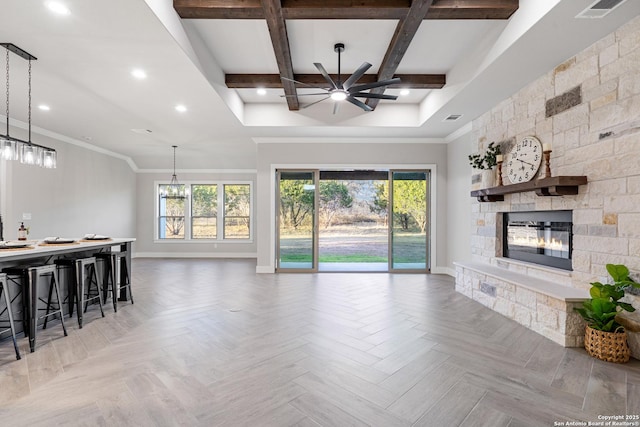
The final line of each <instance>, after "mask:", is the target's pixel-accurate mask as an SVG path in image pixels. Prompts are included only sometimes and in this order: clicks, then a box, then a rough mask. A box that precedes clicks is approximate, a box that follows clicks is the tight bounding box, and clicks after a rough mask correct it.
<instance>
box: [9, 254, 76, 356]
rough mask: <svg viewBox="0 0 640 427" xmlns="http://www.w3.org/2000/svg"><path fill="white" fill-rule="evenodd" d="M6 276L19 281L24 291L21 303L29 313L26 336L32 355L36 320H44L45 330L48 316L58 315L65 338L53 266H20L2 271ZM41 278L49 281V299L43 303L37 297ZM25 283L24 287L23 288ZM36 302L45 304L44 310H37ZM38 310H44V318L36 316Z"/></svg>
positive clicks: (65, 331) (34, 346)
mask: <svg viewBox="0 0 640 427" xmlns="http://www.w3.org/2000/svg"><path fill="white" fill-rule="evenodd" d="M3 272H4V273H6V274H7V278H8V279H10V280H11V277H12V276H13V277H14V278H18V279H19V280H20V281H21V285H22V289H23V290H24V289H26V296H27V298H26V299H25V298H24V297H25V293H24V292H23V299H22V300H23V301H28V302H27V303H25V304H24V305H25V307H26V308H27V310H28V312H29V320H28V322H27V323H28V335H29V348H30V350H31V352H32V353H33V352H34V351H35V349H36V329H37V328H38V320H40V319H45V322H44V325H43V329H46V328H47V320H48V319H49V317H50V316H55V315H56V314H59V315H60V324H61V325H62V331H63V332H64V336H67V328H66V326H65V325H64V313H63V312H62V300H61V299H60V287H59V286H58V271H57V269H56V266H55V265H53V264H48V265H38V266H20V267H9V268H5V269H4V270H3ZM41 278H45V279H46V278H48V279H49V298H48V300H47V301H46V302H45V300H44V299H43V298H39V297H38V282H39V281H40V279H41ZM14 280H15V279H14ZM25 283H26V286H25ZM54 290H55V291H56V299H57V303H56V305H57V308H56V309H53V310H52V305H53V304H52V302H51V297H52V294H53V291H54ZM38 301H42V302H45V303H46V304H47V307H46V308H42V309H39V308H38ZM39 310H42V311H44V310H46V311H47V313H46V314H45V315H44V316H38V311H39Z"/></svg>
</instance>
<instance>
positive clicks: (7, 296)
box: [0, 279, 21, 360]
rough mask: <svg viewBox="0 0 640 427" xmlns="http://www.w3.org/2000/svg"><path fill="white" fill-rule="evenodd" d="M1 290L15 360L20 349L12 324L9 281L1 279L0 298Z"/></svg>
mask: <svg viewBox="0 0 640 427" xmlns="http://www.w3.org/2000/svg"><path fill="white" fill-rule="evenodd" d="M2 291H4V299H5V300H6V301H7V316H9V327H10V328H11V338H12V339H13V348H14V349H15V351H16V360H20V359H21V357H20V349H18V342H17V341H16V328H15V326H14V325H13V310H12V309H11V293H10V291H9V283H8V282H7V281H6V280H4V279H3V281H0V299H2Z"/></svg>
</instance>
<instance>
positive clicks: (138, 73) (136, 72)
mask: <svg viewBox="0 0 640 427" xmlns="http://www.w3.org/2000/svg"><path fill="white" fill-rule="evenodd" d="M131 75H132V76H133V77H135V78H136V79H138V80H143V79H146V78H147V73H146V72H145V71H144V70H142V69H140V68H134V69H133V70H131Z"/></svg>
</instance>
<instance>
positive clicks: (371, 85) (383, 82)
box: [348, 77, 400, 93]
mask: <svg viewBox="0 0 640 427" xmlns="http://www.w3.org/2000/svg"><path fill="white" fill-rule="evenodd" d="M397 83H400V77H394V78H392V79H389V80H381V81H379V82H373V83H366V84H363V85H356V86H351V87H350V88H349V89H348V90H349V92H350V93H355V92H361V91H363V90H367V89H374V88H376V87H382V86H389V85H394V84H397Z"/></svg>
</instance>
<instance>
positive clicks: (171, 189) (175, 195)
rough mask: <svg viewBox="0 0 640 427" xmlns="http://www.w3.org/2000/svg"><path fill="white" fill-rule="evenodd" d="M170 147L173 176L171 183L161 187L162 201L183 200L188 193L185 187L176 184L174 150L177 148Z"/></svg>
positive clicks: (178, 183) (174, 146)
mask: <svg viewBox="0 0 640 427" xmlns="http://www.w3.org/2000/svg"><path fill="white" fill-rule="evenodd" d="M172 147H173V175H171V182H170V183H169V184H168V185H164V186H162V190H161V197H162V198H164V199H185V198H186V197H187V196H188V195H189V193H188V192H187V191H186V186H185V185H183V184H180V182H178V177H177V175H176V148H178V146H177V145H172Z"/></svg>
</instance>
